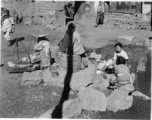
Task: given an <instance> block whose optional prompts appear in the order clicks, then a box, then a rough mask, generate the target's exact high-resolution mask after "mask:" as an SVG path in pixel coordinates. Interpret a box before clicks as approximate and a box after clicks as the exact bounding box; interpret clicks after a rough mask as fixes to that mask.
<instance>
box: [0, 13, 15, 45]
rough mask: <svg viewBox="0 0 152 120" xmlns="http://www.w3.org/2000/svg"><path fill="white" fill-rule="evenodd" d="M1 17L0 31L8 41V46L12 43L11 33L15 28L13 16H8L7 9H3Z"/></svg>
mask: <svg viewBox="0 0 152 120" xmlns="http://www.w3.org/2000/svg"><path fill="white" fill-rule="evenodd" d="M3 19H4V21H3V24H2V32H3V33H4V38H5V39H6V40H7V41H8V46H9V47H10V46H12V44H13V43H12V42H11V33H13V32H14V30H15V24H14V20H13V17H11V16H10V13H9V10H5V12H4V17H3Z"/></svg>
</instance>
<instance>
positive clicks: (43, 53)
mask: <svg viewBox="0 0 152 120" xmlns="http://www.w3.org/2000/svg"><path fill="white" fill-rule="evenodd" d="M49 33H50V30H49V29H46V28H40V29H36V30H34V31H33V32H32V35H33V36H35V37H38V39H37V43H36V44H35V45H34V51H35V53H34V54H33V55H32V56H31V61H32V62H34V61H37V60H38V61H40V67H41V68H46V67H49V66H50V63H51V50H50V42H49V40H48V39H47V38H46V36H47V35H48V34H49Z"/></svg>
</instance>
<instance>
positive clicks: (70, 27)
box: [68, 23, 76, 30]
mask: <svg viewBox="0 0 152 120" xmlns="http://www.w3.org/2000/svg"><path fill="white" fill-rule="evenodd" d="M75 28H76V26H75V24H74V23H70V24H69V25H68V30H75Z"/></svg>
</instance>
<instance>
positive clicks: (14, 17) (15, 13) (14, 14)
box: [12, 10, 17, 23]
mask: <svg viewBox="0 0 152 120" xmlns="http://www.w3.org/2000/svg"><path fill="white" fill-rule="evenodd" d="M12 17H13V19H14V22H15V23H16V17H17V12H16V11H15V10H13V12H12Z"/></svg>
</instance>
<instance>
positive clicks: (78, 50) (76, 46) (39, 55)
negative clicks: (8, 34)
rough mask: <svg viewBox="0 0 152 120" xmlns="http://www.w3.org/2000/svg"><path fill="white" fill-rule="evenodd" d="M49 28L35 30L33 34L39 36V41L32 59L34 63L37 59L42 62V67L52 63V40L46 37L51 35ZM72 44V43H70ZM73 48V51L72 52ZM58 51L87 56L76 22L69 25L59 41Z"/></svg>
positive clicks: (82, 56)
mask: <svg viewBox="0 0 152 120" xmlns="http://www.w3.org/2000/svg"><path fill="white" fill-rule="evenodd" d="M49 33H50V32H49V30H48V29H46V28H40V29H38V30H36V31H33V33H32V35H33V36H35V37H37V38H38V40H37V43H36V44H35V45H34V50H35V53H33V54H32V55H31V56H30V60H31V61H32V62H33V63H34V62H37V61H41V62H40V66H41V68H46V67H48V66H50V64H51V54H52V52H53V51H51V47H50V42H49V40H48V39H47V38H46V36H47V35H49ZM69 44H70V45H69ZM71 49H72V50H73V52H72V53H71ZM56 52H62V53H63V54H66V55H68V54H72V55H78V56H80V57H81V58H85V57H86V56H85V48H84V46H83V44H82V42H81V37H80V35H79V33H78V32H77V31H76V26H75V24H74V23H70V24H69V25H68V29H67V31H66V33H65V35H64V37H63V38H62V39H61V41H60V42H59V43H58V47H57V50H56Z"/></svg>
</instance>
